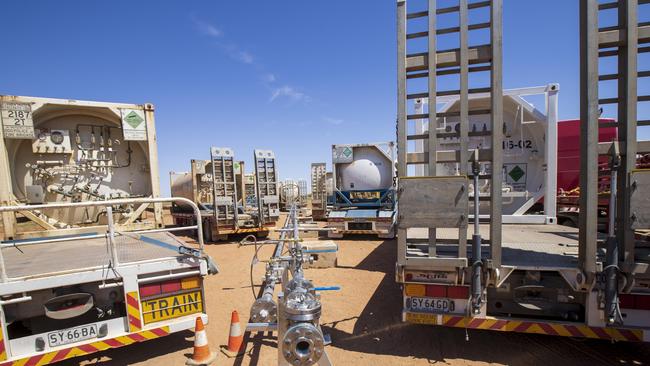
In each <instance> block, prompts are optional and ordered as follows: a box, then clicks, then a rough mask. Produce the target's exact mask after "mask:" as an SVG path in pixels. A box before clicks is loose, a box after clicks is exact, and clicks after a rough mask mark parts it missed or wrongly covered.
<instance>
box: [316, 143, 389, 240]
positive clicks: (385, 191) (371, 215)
mask: <svg viewBox="0 0 650 366" xmlns="http://www.w3.org/2000/svg"><path fill="white" fill-rule="evenodd" d="M394 156H395V143H393V142H385V143H374V144H346V145H333V146H332V184H333V192H332V193H333V207H332V209H331V210H330V211H329V212H328V213H327V226H328V228H329V229H330V230H329V231H328V232H327V234H328V236H329V237H330V238H342V237H343V236H344V235H346V234H356V235H358V234H361V235H377V236H378V237H380V238H393V237H394V236H395V234H394V231H393V224H394V222H395V211H394V208H395V187H394V178H395V157H394Z"/></svg>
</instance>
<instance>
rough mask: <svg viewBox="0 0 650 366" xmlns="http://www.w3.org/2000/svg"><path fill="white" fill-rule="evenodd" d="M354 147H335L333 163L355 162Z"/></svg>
mask: <svg viewBox="0 0 650 366" xmlns="http://www.w3.org/2000/svg"><path fill="white" fill-rule="evenodd" d="M352 155H353V151H352V147H350V146H335V147H334V148H333V149H332V162H333V163H351V162H353V161H354V158H353V156H352Z"/></svg>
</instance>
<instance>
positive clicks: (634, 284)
mask: <svg viewBox="0 0 650 366" xmlns="http://www.w3.org/2000/svg"><path fill="white" fill-rule="evenodd" d="M412 5H413V2H411V1H407V0H398V1H397V32H398V42H397V44H398V48H397V50H398V52H397V56H398V57H397V65H398V68H397V69H398V80H397V85H398V90H397V95H398V104H397V106H398V118H397V140H398V142H397V145H398V156H397V160H398V163H397V168H398V178H397V192H398V193H397V217H398V218H397V224H396V227H397V237H398V238H397V250H398V252H397V258H398V259H397V263H396V280H397V282H398V283H399V284H400V285H401V286H402V290H403V293H402V300H403V307H402V319H403V321H405V322H409V323H418V324H431V325H437V326H448V327H460V328H465V329H484V330H492V331H504V332H523V333H537V334H547V335H554V336H567V337H586V338H597V339H606V340H617V341H619V340H620V341H650V306H648V305H649V304H650V292H649V291H648V288H650V270H649V268H650V265H649V264H650V263H649V262H650V261H649V260H648V255H647V253H648V247H649V245H648V243H647V241H643V240H639V238H638V236H637V233H638V230H647V229H648V228H649V226H650V220H648V217H649V214H650V200H649V199H648V192H647V190H648V188H649V186H650V184H649V182H650V174H649V172H650V171H648V170H645V169H637V157H638V155H639V154H643V153H647V152H648V151H649V150H650V146H649V145H650V144H648V142H647V141H638V140H637V136H636V130H637V127H638V126H642V125H646V124H647V123H648V122H647V121H645V122H644V121H638V119H637V108H638V103H637V102H641V101H645V100H648V96H639V95H638V94H637V92H638V91H637V87H636V81H637V64H636V59H637V57H638V53H637V51H638V49H637V45H640V44H647V43H648V42H649V41H650V38H649V37H648V35H650V27H649V26H647V25H646V24H643V23H641V24H639V23H638V21H637V19H636V14H637V13H639V10H640V8H641V7H645V6H648V5H647V4H641V2H636V1H620V2H611V3H607V4H603V3H600V4H599V2H598V1H593V0H584V1H580V18H581V21H580V49H581V56H580V65H581V68H580V85H581V99H580V109H581V118H580V138H579V144H577V146H579V148H578V149H579V156H580V168H579V189H580V197H579V201H578V206H579V210H580V216H579V220H578V225H577V226H578V227H577V228H570V227H566V226H562V225H558V224H557V220H556V218H555V215H551V216H549V215H548V214H547V215H546V217H547V219H546V220H545V222H544V223H540V224H530V223H527V224H514V223H508V222H507V221H506V216H505V215H504V214H505V209H506V207H505V204H504V201H503V198H504V197H505V195H504V193H505V192H506V190H505V184H507V179H508V178H507V176H506V175H505V174H503V172H504V171H505V169H504V168H505V167H504V166H505V164H506V155H507V153H508V150H509V147H510V143H509V142H507V141H508V139H509V137H508V135H507V131H508V129H507V127H506V128H504V122H506V121H507V120H508V118H507V108H506V106H505V103H506V94H507V91H506V92H504V90H503V81H502V79H503V69H502V40H503V37H502V22H503V18H502V1H501V0H491V1H483V2H472V3H469V2H468V1H466V0H461V1H460V2H459V4H458V5H457V6H451V7H446V6H445V5H444V4H439V5H436V2H435V1H429V2H428V4H427V6H426V7H425V9H423V7H422V6H421V5H422V4H421V3H417V4H415V6H412ZM612 8H617V9H618V14H619V20H620V22H619V24H618V25H616V26H613V27H605V28H599V25H598V13H599V11H602V10H606V9H612ZM470 11H471V12H484V13H485V14H486V15H488V19H489V21H488V22H485V23H476V24H474V23H472V24H470V22H469V21H468V13H470ZM436 14H448V15H447V16H449V17H456V18H457V19H458V26H456V27H452V28H444V27H440V24H439V23H436V18H437V17H436ZM415 22H419V23H420V24H421V23H422V22H425V23H426V24H427V25H428V26H427V29H428V31H427V32H421V31H419V30H417V24H415ZM414 29H415V30H414ZM478 32H484V33H485V34H484V35H485V37H484V38H483V39H484V40H487V42H486V43H484V44H476V43H470V42H469V38H470V35H473V34H475V33H478ZM451 33H455V34H457V35H458V38H457V40H458V43H457V44H456V45H451V47H452V48H451V49H447V48H445V49H439V48H438V45H437V38H436V37H435V35H436V34H451ZM423 38H425V39H426V41H425V42H422V39H423ZM448 46H450V45H449V44H447V45H446V46H445V47H448ZM639 49H640V48H639ZM407 50H408V51H407ZM603 58H613V59H615V60H617V61H618V65H619V69H618V71H617V72H616V73H615V74H605V75H599V69H598V65H599V64H600V62H599V61H600V59H603ZM481 72H487V73H489V74H490V77H489V78H480V80H483V81H486V83H485V84H479V81H480V80H479V79H473V80H474V81H475V82H474V83H471V84H470V75H476V73H481ZM452 74H454V75H458V77H457V79H456V80H458V86H457V87H455V86H451V87H449V88H444V89H443V88H441V85H444V84H440V85H439V84H438V83H437V81H438V80H437V78H436V76H438V75H452ZM599 80H617V81H618V90H617V92H616V91H615V92H614V93H613V94H614V97H608V98H603V97H602V94H604V93H602V92H601V93H600V95H601V97H600V98H599ZM551 92H553V90H548V91H547V93H551ZM480 93H486V94H487V95H488V97H489V98H488V99H487V100H488V103H487V104H486V105H485V109H484V110H482V111H479V110H476V109H472V108H471V100H472V97H473V96H476V95H477V94H480ZM608 94H610V93H608ZM448 95H457V98H458V100H459V102H458V109H457V110H453V111H440V110H438V108H436V107H432V108H429V109H428V110H425V111H422V112H421V113H414V112H413V108H411V107H410V106H409V101H411V100H416V99H420V98H431V99H432V100H433V99H434V98H435V100H436V103H429V105H430V106H437V101H438V98H444V97H446V96H448ZM610 95H611V94H610ZM601 105H605V106H608V105H614V107H615V109H617V112H618V113H617V114H618V115H617V118H616V119H615V121H614V123H613V126H615V128H616V130H617V134H616V137H615V138H614V139H613V140H612V141H610V142H601V143H599V128H600V127H601V126H600V123H599V119H600V118H601V110H600V107H601ZM556 108H557V104H554V103H546V106H545V110H546V113H547V114H548V115H553V114H556V113H557V110H556ZM475 115H484V116H485V117H484V121H485V122H486V127H485V129H482V128H481V129H476V130H475V129H474V128H473V123H472V122H471V121H472V116H475ZM452 117H454V118H457V119H458V121H459V124H458V128H457V129H455V130H452V131H451V133H452V136H453V137H455V138H457V139H458V144H457V145H456V146H454V147H453V148H449V147H448V146H445V145H444V144H443V142H444V141H441V140H444V138H446V137H448V135H447V134H445V133H444V132H441V131H439V126H440V125H441V123H444V119H445V118H452ZM421 119H425V120H426V121H427V126H426V127H427V128H425V129H423V130H422V131H420V132H417V133H414V131H415V130H416V129H415V128H413V126H412V124H411V123H412V121H417V120H421ZM547 131H550V133H549V132H547V133H546V134H544V135H542V136H537V137H538V138H542V139H543V140H545V141H546V143H547V144H550V146H555V145H556V144H557V138H558V137H557V135H556V134H555V133H553V132H554V130H553V129H550V130H547ZM476 136H482V137H483V138H484V141H485V142H486V144H481V145H475V144H473V143H472V140H473V138H474V137H476ZM419 140H423V146H424V149H423V151H417V150H416V151H414V147H415V146H414V145H415V144H413V143H412V142H411V141H419ZM515 145H516V144H515ZM517 147H519V146H517ZM550 152H552V150H548V151H547V152H546V155H547V156H548V154H549V153H550ZM603 160H604V161H605V162H606V164H607V165H609V167H610V169H609V173H608V174H609V181H610V182H611V192H610V194H609V195H608V197H607V203H608V207H609V212H610V213H614V212H615V214H612V215H609V219H608V222H607V226H608V230H607V235H604V234H602V233H599V232H598V216H599V208H600V207H601V205H600V204H599V193H601V190H600V189H599V182H600V179H601V178H602V177H601V174H602V173H603V172H602V171H601V170H600V169H599V165H600V163H602V162H603ZM550 163H551V161H548V160H547V162H546V166H542V167H541V168H542V169H549V168H550V167H551V165H550ZM422 164H423V165H425V167H426V169H423V170H421V171H420V174H417V173H416V169H415V168H414V167H412V165H422ZM449 165H452V166H453V165H455V166H457V167H458V168H457V170H456V171H453V170H452V171H450V170H449V169H446V168H444V166H449ZM556 176H557V174H556V173H555V172H553V174H547V179H553V180H555V179H556ZM483 186H485V187H486V189H485V190H484V191H485V192H486V193H487V194H476V192H481V188H480V187H483ZM549 187H550V185H548V182H547V185H546V188H547V189H546V194H545V195H544V202H545V204H546V207H547V209H553V208H554V207H555V202H553V203H552V204H551V203H550V201H552V200H553V199H554V198H555V195H556V192H555V191H554V190H553V191H552V192H550V189H549ZM547 212H550V211H548V210H547ZM486 213H487V214H486Z"/></svg>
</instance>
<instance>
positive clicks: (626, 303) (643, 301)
mask: <svg viewBox="0 0 650 366" xmlns="http://www.w3.org/2000/svg"><path fill="white" fill-rule="evenodd" d="M619 300H620V303H621V308H622V309H637V310H650V295H634V294H622V295H619Z"/></svg>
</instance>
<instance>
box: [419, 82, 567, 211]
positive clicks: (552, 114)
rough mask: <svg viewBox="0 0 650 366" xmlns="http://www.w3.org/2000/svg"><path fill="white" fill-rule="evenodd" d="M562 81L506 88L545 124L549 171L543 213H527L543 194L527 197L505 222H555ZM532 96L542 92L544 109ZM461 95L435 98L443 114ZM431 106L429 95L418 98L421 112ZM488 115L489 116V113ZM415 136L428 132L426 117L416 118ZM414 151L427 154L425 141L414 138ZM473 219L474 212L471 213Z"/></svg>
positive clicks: (479, 96)
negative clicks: (530, 97) (559, 96)
mask: <svg viewBox="0 0 650 366" xmlns="http://www.w3.org/2000/svg"><path fill="white" fill-rule="evenodd" d="M559 91H560V86H559V84H548V85H545V86H537V87H527V88H517V89H507V90H504V91H503V96H510V97H513V98H514V99H515V100H516V101H518V102H519V104H520V105H522V106H524V108H526V109H527V111H528V112H530V113H531V114H532V115H534V116H535V118H536V119H537V120H538V121H539V122H540V123H542V124H543V125H544V134H545V139H544V142H545V149H544V151H545V156H544V161H545V162H546V171H545V174H544V195H543V197H544V214H543V215H525V213H526V211H527V210H528V208H530V206H532V204H534V203H536V202H537V201H539V199H540V198H542V196H540V195H535V196H533V197H531V198H530V200H528V202H527V204H526V205H525V206H523V207H522V208H521V209H519V210H518V211H517V212H516V213H515V214H513V215H503V216H502V217H503V223H504V224H555V223H556V221H557V220H556V216H557V215H556V213H557V212H556V211H557V207H556V202H557V197H556V196H557V149H556V146H557V122H558V93H559ZM531 95H543V96H544V98H545V102H546V103H545V109H544V111H540V110H538V109H537V108H535V107H533V106H532V105H531V104H530V103H528V102H527V101H526V100H525V99H524V98H523V97H525V96H531ZM489 96H490V94H489V93H476V94H471V95H470V96H469V100H472V99H482V98H487V97H489ZM458 99H459V95H445V96H440V97H436V103H437V104H444V105H443V107H442V108H440V113H442V114H445V113H447V112H448V110H449V108H451V107H452V106H453V105H454V103H455V102H457V101H458ZM426 105H429V98H422V99H417V100H415V108H414V109H415V113H416V114H418V113H422V111H423V110H424V106H426ZM485 115H489V114H488V113H486V114H485ZM415 128H416V136H417V135H421V134H424V133H425V131H426V130H425V123H424V121H423V120H418V121H416V125H415ZM415 152H416V153H424V145H423V140H421V139H418V140H415ZM427 172H428V166H424V165H418V166H416V167H415V176H426V175H427ZM469 217H470V218H472V219H473V215H470V216H469ZM489 217H490V216H489V215H480V216H479V218H480V219H481V220H483V221H485V220H487V219H489Z"/></svg>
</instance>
